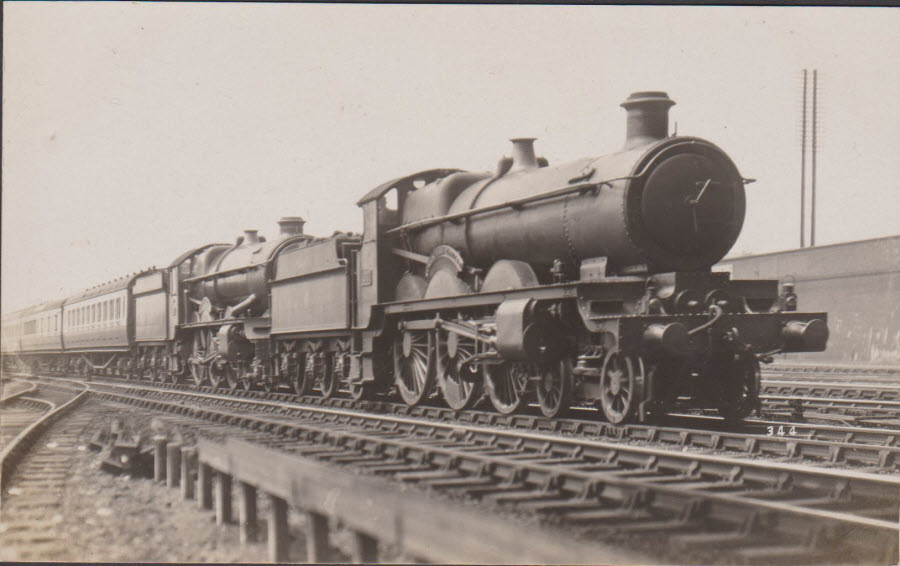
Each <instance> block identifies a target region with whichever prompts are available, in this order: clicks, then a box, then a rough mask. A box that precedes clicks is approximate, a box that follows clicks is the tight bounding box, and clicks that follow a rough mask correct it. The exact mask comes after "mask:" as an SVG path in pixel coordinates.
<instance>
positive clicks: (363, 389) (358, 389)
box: [350, 383, 375, 401]
mask: <svg viewBox="0 0 900 566" xmlns="http://www.w3.org/2000/svg"><path fill="white" fill-rule="evenodd" d="M374 396H375V391H374V387H373V386H372V385H370V384H368V383H365V384H364V383H351V384H350V398H351V399H353V400H354V401H368V400H370V399H372V398H373V397H374Z"/></svg>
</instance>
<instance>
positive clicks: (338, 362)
mask: <svg viewBox="0 0 900 566" xmlns="http://www.w3.org/2000/svg"><path fill="white" fill-rule="evenodd" d="M352 359H353V357H352V356H351V355H350V352H348V351H347V350H343V349H342V350H339V351H337V352H335V354H334V377H335V379H336V380H337V388H338V391H343V392H350V393H352V392H351V391H350V367H351V365H352Z"/></svg>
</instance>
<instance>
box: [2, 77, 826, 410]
mask: <svg viewBox="0 0 900 566" xmlns="http://www.w3.org/2000/svg"><path fill="white" fill-rule="evenodd" d="M673 104H674V102H673V101H672V100H671V99H670V98H669V97H668V95H667V94H666V93H664V92H638V93H634V94H632V95H631V96H630V97H628V99H627V100H626V101H625V102H624V103H622V106H623V107H624V108H625V110H626V111H627V135H626V140H625V146H624V147H623V149H622V150H621V151H618V152H616V153H613V154H610V155H604V156H600V157H589V158H584V159H579V160H576V161H571V162H568V163H563V164H560V165H550V164H548V162H547V160H546V159H544V158H542V157H538V156H537V155H536V154H535V150H534V140H533V139H524V138H523V139H514V140H512V144H513V146H512V157H504V158H502V159H501V160H500V161H499V163H498V166H497V169H496V171H494V172H484V173H473V172H468V171H462V170H459V169H431V170H426V171H420V172H418V173H413V174H411V175H406V176H403V177H399V178H397V179H394V180H391V181H388V182H387V183H384V184H382V185H379V186H378V187H376V188H374V189H372V190H371V191H370V192H369V193H368V194H366V195H365V196H364V197H363V198H362V199H361V200H360V201H359V202H358V203H357V205H358V206H359V207H360V208H361V209H362V214H363V224H364V228H363V233H362V234H361V235H360V234H352V233H335V234H334V235H333V236H331V237H327V238H320V237H313V236H310V235H307V234H305V233H304V232H303V224H304V221H303V220H302V219H300V218H297V217H287V218H283V219H282V220H281V221H280V222H279V224H280V233H279V234H278V236H277V237H275V238H273V239H272V240H271V241H268V240H266V239H265V238H264V237H263V236H260V235H259V234H258V233H257V232H256V231H252V230H248V231H246V232H245V233H244V235H243V236H241V237H239V238H238V239H237V241H236V242H235V243H234V244H222V243H219V244H209V245H206V246H203V247H200V248H196V249H192V250H190V251H188V252H186V253H184V254H183V255H181V256H179V257H178V258H176V259H175V261H173V262H172V263H171V264H170V265H169V266H167V267H164V268H159V269H157V268H153V269H148V270H145V271H142V272H140V273H136V274H133V275H130V276H127V277H123V278H122V279H119V280H117V281H114V282H111V283H108V284H105V285H102V286H98V287H95V288H93V289H89V290H87V291H85V292H84V293H81V294H79V295H76V296H73V297H70V298H68V299H65V300H63V301H57V302H53V303H46V304H43V305H41V306H38V307H33V308H30V309H26V310H24V311H20V312H18V313H13V314H12V315H10V316H9V317H6V318H5V319H4V321H3V355H4V358H5V360H6V361H12V362H13V363H24V364H27V365H29V366H31V367H32V368H34V369H45V370H56V371H66V372H80V373H82V374H92V373H93V374H98V373H106V374H117V375H121V376H124V377H128V378H142V379H148V380H151V381H159V382H164V381H176V382H177V381H192V382H193V383H195V384H197V385H212V386H215V387H227V388H229V389H239V388H240V389H250V388H253V387H262V388H265V389H266V390H272V389H275V388H280V387H290V388H293V390H294V391H295V392H296V394H297V395H306V394H310V393H314V394H318V395H322V396H324V397H333V396H336V395H349V396H352V398H354V399H362V398H367V397H371V396H376V395H388V394H392V393H396V394H398V395H399V396H400V397H401V398H402V399H403V401H404V402H405V403H407V404H410V405H415V404H418V403H423V402H425V401H428V400H429V399H432V398H434V397H437V396H440V397H442V398H443V400H444V402H446V404H447V405H448V406H450V407H452V408H453V409H456V410H463V409H466V408H469V407H472V406H473V405H475V404H476V403H479V402H480V401H482V400H483V399H485V398H487V399H488V400H489V402H490V404H491V405H492V406H493V407H494V409H496V410H497V411H499V412H501V413H504V414H509V413H513V412H515V411H517V410H519V409H521V408H522V407H523V406H525V405H527V404H531V403H533V402H536V403H537V405H538V406H539V407H540V410H541V412H542V413H543V414H544V415H547V416H550V417H552V416H556V415H559V414H561V413H563V412H565V411H567V410H568V409H569V408H571V407H573V406H577V405H593V406H599V407H600V409H601V410H602V413H603V415H604V416H605V417H606V419H608V420H609V421H611V422H613V423H622V422H630V421H644V420H647V419H650V418H654V417H657V416H659V415H662V414H665V413H667V412H669V411H671V410H673V409H674V408H676V407H681V406H687V407H691V408H711V409H715V410H717V411H718V412H719V414H721V415H722V416H724V417H726V418H728V419H740V418H744V417H746V416H747V415H749V414H750V413H751V412H752V411H753V410H754V409H757V408H758V405H759V399H758V392H759V364H760V361H766V362H767V361H771V359H772V356H773V355H775V354H777V353H781V352H811V351H821V350H824V348H825V345H826V342H827V339H828V328H827V324H826V314H825V313H799V312H795V311H796V304H797V297H796V295H795V294H794V292H793V287H792V286H791V285H788V284H785V285H781V286H780V285H779V282H778V281H776V280H733V279H730V277H729V275H728V274H727V273H721V272H715V271H713V270H712V266H713V265H714V264H715V263H716V262H718V261H719V260H720V259H722V257H723V256H724V255H725V254H726V253H727V252H728V250H729V249H730V248H731V247H732V245H733V244H734V242H735V240H736V239H737V237H738V235H739V233H740V231H741V228H742V225H743V221H744V213H745V192H744V185H745V184H746V183H748V182H750V180H749V179H744V178H742V176H741V175H740V173H739V172H738V169H737V168H736V166H735V165H734V163H733V162H732V161H731V159H730V158H729V157H728V155H727V154H726V153H725V152H723V151H722V150H721V149H719V148H718V147H716V146H715V145H713V144H712V143H710V142H708V141H706V140H703V139H699V138H694V137H684V136H670V135H669V134H668V112H669V108H670V107H671V106H672V105H673ZM392 203H396V205H392Z"/></svg>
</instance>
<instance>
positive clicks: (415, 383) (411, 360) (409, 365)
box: [394, 330, 435, 405]
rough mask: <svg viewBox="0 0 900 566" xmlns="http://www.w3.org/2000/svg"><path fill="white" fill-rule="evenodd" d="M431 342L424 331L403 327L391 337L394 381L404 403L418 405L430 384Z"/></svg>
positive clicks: (428, 334) (424, 396)
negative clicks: (392, 338)
mask: <svg viewBox="0 0 900 566" xmlns="http://www.w3.org/2000/svg"><path fill="white" fill-rule="evenodd" d="M434 374H435V370H434V345H433V338H432V333H431V332H428V331H413V330H404V331H402V332H400V333H399V334H398V336H397V338H396V339H394V383H395V384H396V385H397V390H398V391H400V396H401V397H403V401H404V402H406V404H407V405H418V404H419V403H421V402H422V401H424V400H425V399H426V398H428V396H429V395H430V394H431V391H432V389H433V388H434Z"/></svg>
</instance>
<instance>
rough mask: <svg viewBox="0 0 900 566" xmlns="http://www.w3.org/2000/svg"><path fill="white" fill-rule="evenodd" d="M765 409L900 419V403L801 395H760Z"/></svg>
mask: <svg viewBox="0 0 900 566" xmlns="http://www.w3.org/2000/svg"><path fill="white" fill-rule="evenodd" d="M759 398H760V401H762V403H763V407H764V409H803V410H805V409H814V410H817V411H824V412H829V413H841V414H848V413H857V414H861V415H865V416H873V415H877V416H887V417H894V418H900V401H883V400H878V399H841V398H835V397H805V396H800V395H760V396H759Z"/></svg>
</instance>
